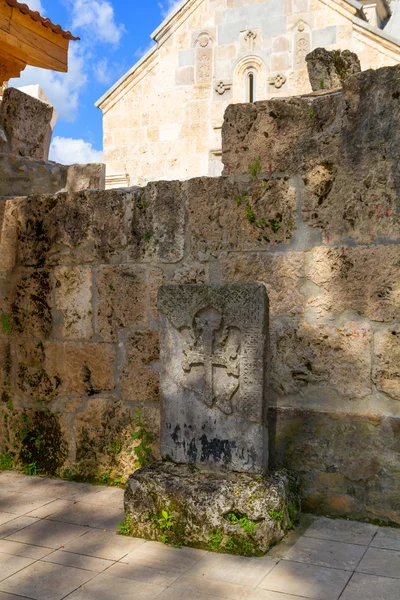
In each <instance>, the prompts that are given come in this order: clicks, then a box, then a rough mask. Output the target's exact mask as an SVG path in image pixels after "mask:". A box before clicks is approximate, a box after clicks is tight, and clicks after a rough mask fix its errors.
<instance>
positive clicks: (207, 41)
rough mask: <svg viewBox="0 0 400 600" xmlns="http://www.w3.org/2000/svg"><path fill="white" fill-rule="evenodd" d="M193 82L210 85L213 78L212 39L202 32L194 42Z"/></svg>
mask: <svg viewBox="0 0 400 600" xmlns="http://www.w3.org/2000/svg"><path fill="white" fill-rule="evenodd" d="M195 48H196V68H195V82H196V83H198V84H211V81H212V76H213V39H212V37H211V36H210V34H209V33H207V32H202V33H201V34H200V35H199V36H198V38H197V40H196V42H195Z"/></svg>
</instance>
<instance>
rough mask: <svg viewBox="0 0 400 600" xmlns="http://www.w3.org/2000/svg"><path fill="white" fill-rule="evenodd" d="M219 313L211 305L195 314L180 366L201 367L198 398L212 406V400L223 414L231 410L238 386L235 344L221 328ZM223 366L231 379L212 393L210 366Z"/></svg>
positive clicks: (212, 384) (213, 382)
mask: <svg viewBox="0 0 400 600" xmlns="http://www.w3.org/2000/svg"><path fill="white" fill-rule="evenodd" d="M221 325H222V316H221V314H220V313H219V312H218V311H217V310H215V309H212V308H211V309H208V310H206V311H202V312H201V313H200V314H198V315H197V316H196V317H195V325H194V338H193V340H192V341H191V342H189V343H187V344H186V347H185V348H184V350H183V354H184V358H183V360H182V368H183V370H184V371H185V372H187V373H190V371H191V370H192V369H193V367H195V366H203V368H204V388H203V393H202V401H203V402H204V403H205V404H206V405H207V406H209V407H210V408H211V407H212V406H213V404H214V401H215V402H216V405H217V406H218V408H220V410H222V411H223V412H224V413H226V414H231V413H232V402H231V399H232V396H233V393H234V392H235V391H236V390H237V388H238V386H239V380H238V378H239V365H238V351H239V344H238V343H237V342H235V341H234V340H232V339H230V338H231V336H230V332H229V330H227V331H222V332H221V329H222V328H221ZM219 332H221V333H222V335H221V336H220V339H219V340H218V343H217V340H216V337H217V334H218V333H219ZM215 367H223V368H224V369H226V374H227V375H230V376H232V377H234V378H235V379H234V380H233V382H232V381H231V382H230V383H229V384H226V385H224V386H223V387H222V389H220V390H219V393H218V394H216V389H215V387H216V386H215V380H214V369H215Z"/></svg>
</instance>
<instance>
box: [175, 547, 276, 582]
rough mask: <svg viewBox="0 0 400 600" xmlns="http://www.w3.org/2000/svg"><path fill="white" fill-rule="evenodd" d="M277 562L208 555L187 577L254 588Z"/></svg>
mask: <svg viewBox="0 0 400 600" xmlns="http://www.w3.org/2000/svg"><path fill="white" fill-rule="evenodd" d="M276 562H277V561H276V560H269V559H265V558H261V559H260V558H245V557H243V556H231V555H229V554H208V555H207V556H206V557H205V558H203V559H202V560H201V561H200V562H199V563H197V565H195V566H194V567H192V568H191V569H190V570H189V571H188V572H187V573H186V575H187V576H188V577H205V578H206V579H210V580H212V581H225V582H227V583H233V584H237V585H247V586H250V587H252V586H256V585H257V584H258V583H260V581H261V580H262V579H263V578H264V577H265V576H266V575H267V573H269V572H270V571H271V569H273V567H274V566H275V565H276Z"/></svg>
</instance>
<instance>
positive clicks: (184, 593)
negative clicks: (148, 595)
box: [157, 588, 215, 600]
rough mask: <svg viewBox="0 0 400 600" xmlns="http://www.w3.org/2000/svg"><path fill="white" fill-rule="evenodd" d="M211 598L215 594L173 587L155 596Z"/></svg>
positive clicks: (185, 599)
mask: <svg viewBox="0 0 400 600" xmlns="http://www.w3.org/2000/svg"><path fill="white" fill-rule="evenodd" d="M212 598H215V596H210V595H209V594H201V593H200V592H196V591H190V592H189V591H188V590H177V589H175V588H174V589H172V588H168V589H167V590H165V591H164V592H163V593H162V594H160V595H159V596H157V600H212Z"/></svg>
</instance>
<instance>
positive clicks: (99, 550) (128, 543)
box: [65, 530, 145, 560]
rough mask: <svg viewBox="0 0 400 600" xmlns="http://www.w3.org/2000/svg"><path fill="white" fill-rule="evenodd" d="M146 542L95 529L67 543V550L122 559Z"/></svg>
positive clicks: (99, 556) (111, 558) (97, 556)
mask: <svg viewBox="0 0 400 600" xmlns="http://www.w3.org/2000/svg"><path fill="white" fill-rule="evenodd" d="M144 543H145V541H144V540H139V539H136V538H128V537H123V536H119V535H116V534H114V533H110V532H104V531H100V530H95V531H89V532H88V533H86V534H85V535H84V536H82V537H81V538H79V539H77V540H74V541H72V542H70V543H69V544H66V545H65V550H67V551H68V552H74V553H76V554H84V555H85V556H94V557H96V558H105V559H107V560H120V559H121V558H122V557H125V556H126V555H127V554H128V553H129V552H132V550H134V549H135V548H137V547H138V546H141V545H142V544H144Z"/></svg>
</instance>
